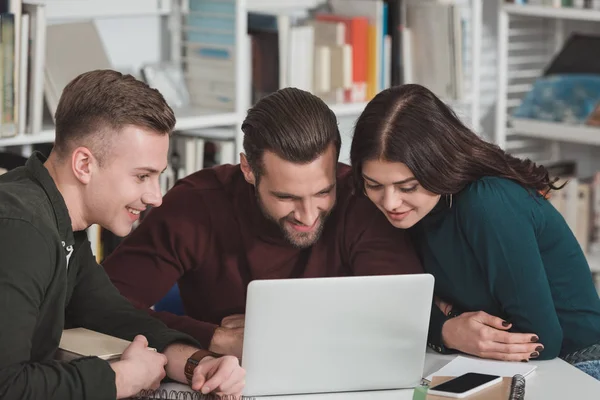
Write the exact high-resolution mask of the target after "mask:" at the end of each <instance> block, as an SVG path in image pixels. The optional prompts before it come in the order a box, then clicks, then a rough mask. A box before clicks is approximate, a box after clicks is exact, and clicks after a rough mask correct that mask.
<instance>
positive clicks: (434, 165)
mask: <svg viewBox="0 0 600 400" xmlns="http://www.w3.org/2000/svg"><path fill="white" fill-rule="evenodd" d="M350 160H351V162H352V170H353V175H354V180H355V185H356V188H355V189H356V190H357V192H362V190H363V188H364V180H363V176H362V165H363V163H364V162H365V161H369V160H382V161H389V162H401V163H403V164H405V165H406V166H407V167H408V168H409V169H410V170H411V171H412V173H413V174H414V175H415V178H416V179H417V180H418V181H419V183H420V184H421V185H422V186H423V187H424V188H425V189H427V190H429V191H430V192H432V193H435V194H455V193H458V192H460V191H461V190H462V189H463V188H464V187H465V186H466V185H467V184H469V183H471V182H473V181H475V180H477V179H479V178H482V177H484V176H498V177H503V178H508V179H511V180H513V181H515V182H518V183H519V184H521V185H522V186H524V187H526V188H530V189H535V190H536V191H539V192H541V193H544V194H547V193H548V192H549V191H550V190H556V189H560V187H557V186H555V185H554V183H555V182H556V180H555V179H551V178H550V177H549V176H548V170H547V169H546V168H545V167H544V166H542V165H537V164H535V163H534V162H533V161H531V160H528V159H520V158H517V157H513V156H511V155H509V154H507V153H506V152H505V151H504V150H502V149H501V148H500V147H498V146H497V145H495V144H492V143H488V142H486V141H484V140H483V139H481V138H480V137H479V136H477V135H476V134H475V133H474V132H473V131H471V130H470V129H469V128H467V127H466V126H465V125H464V124H463V123H462V122H461V121H460V119H459V118H458V117H457V116H456V114H455V113H454V112H453V111H452V109H450V108H449V107H448V106H447V105H446V104H444V102H442V101H441V100H440V99H439V98H438V97H437V96H436V95H435V94H433V93H432V92H431V91H430V90H428V89H426V88H425V87H423V86H420V85H416V84H408V85H402V86H396V87H393V88H390V89H386V90H384V91H382V92H381V93H379V94H378V95H377V96H375V97H374V98H373V100H371V101H370V102H369V104H367V106H366V107H365V110H364V111H363V113H362V114H361V116H360V117H359V118H358V121H357V122H356V128H355V130H354V137H353V140H352V146H351V149H350Z"/></svg>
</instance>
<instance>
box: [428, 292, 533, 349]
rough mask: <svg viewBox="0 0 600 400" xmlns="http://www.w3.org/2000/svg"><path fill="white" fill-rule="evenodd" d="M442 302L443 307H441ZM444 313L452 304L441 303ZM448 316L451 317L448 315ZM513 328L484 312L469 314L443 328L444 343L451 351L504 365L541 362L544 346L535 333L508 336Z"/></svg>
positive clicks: (451, 320)
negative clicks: (531, 361) (512, 362)
mask: <svg viewBox="0 0 600 400" xmlns="http://www.w3.org/2000/svg"><path fill="white" fill-rule="evenodd" d="M438 301H439V303H438ZM436 304H437V305H438V307H440V309H441V310H442V312H444V310H445V309H447V308H448V307H449V310H448V312H450V310H451V309H452V308H451V306H449V305H448V303H445V302H443V301H442V300H438V299H437V298H436ZM444 314H446V315H447V313H446V312H444ZM510 327H511V324H510V323H509V322H506V321H503V320H502V319H501V318H498V317H494V316H493V315H490V314H488V313H486V312H483V311H477V312H465V313H462V314H461V315H459V316H457V317H454V318H451V319H449V320H448V321H446V322H445V323H444V325H443V326H442V341H443V343H444V346H446V347H447V348H449V349H454V350H459V351H462V352H463V353H467V354H472V355H475V356H478V357H482V358H491V359H496V360H503V361H529V359H530V358H537V357H538V356H539V354H540V352H541V351H542V350H544V346H543V345H542V344H541V343H538V340H539V338H538V337H537V335H535V334H533V333H513V332H507V330H508V329H510Z"/></svg>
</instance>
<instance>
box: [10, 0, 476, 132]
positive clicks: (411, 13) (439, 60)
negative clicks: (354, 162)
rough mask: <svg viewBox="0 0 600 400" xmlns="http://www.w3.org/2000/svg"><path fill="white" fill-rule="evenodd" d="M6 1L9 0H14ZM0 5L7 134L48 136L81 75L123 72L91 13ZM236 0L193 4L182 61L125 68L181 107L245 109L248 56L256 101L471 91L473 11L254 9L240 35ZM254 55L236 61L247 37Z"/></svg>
mask: <svg viewBox="0 0 600 400" xmlns="http://www.w3.org/2000/svg"><path fill="white" fill-rule="evenodd" d="M4 3H6V0H5V2H4ZM6 4H9V5H10V8H8V7H7V8H6V10H4V9H3V10H2V18H1V19H0V20H1V21H2V29H1V31H2V35H1V38H2V46H1V48H2V51H1V52H0V58H1V59H2V62H1V63H0V65H1V67H2V69H1V71H2V73H0V77H1V79H2V81H1V83H2V84H0V88H1V90H2V98H3V107H2V110H0V111H1V112H2V114H1V115H2V118H1V121H2V127H1V129H0V137H4V136H14V135H16V134H17V133H39V132H41V131H42V126H43V125H46V124H48V123H50V124H51V123H52V116H53V115H54V113H55V111H56V107H57V105H58V100H59V98H60V95H61V93H62V90H63V89H64V87H65V86H66V85H67V84H68V82H69V81H70V80H72V79H73V78H75V77H76V76H77V75H79V74H81V73H83V72H86V71H90V70H94V69H107V68H114V66H113V65H111V62H110V57H109V56H108V52H107V49H106V48H105V46H104V43H103V41H102V38H101V35H100V33H99V31H98V29H97V27H96V25H95V23H94V22H93V21H91V20H90V21H77V22H68V23H53V24H48V25H47V24H46V19H45V6H44V3H39V4H37V5H36V4H33V5H32V4H21V1H18V0H11V1H9V2H8V3H6ZM239 7H241V5H240V3H239V2H238V1H236V0H189V1H188V10H187V11H186V12H187V13H186V15H184V16H183V21H182V22H183V24H182V42H181V46H182V49H181V50H182V63H181V64H174V63H168V62H167V63H161V62H159V63H151V64H146V65H143V66H142V68H141V69H140V70H139V71H128V72H132V73H134V75H136V76H137V77H139V78H141V79H144V80H145V81H146V82H147V83H148V84H149V85H150V86H152V87H155V88H157V89H158V90H159V91H161V93H162V94H163V95H164V97H165V99H166V100H167V102H168V103H169V104H170V105H171V106H172V107H173V108H174V109H186V108H188V107H191V108H193V109H204V110H207V111H210V112H229V111H235V110H236V104H238V103H237V102H236V96H238V95H241V93H238V92H237V90H236V88H237V87H238V85H237V79H240V76H243V74H242V75H240V74H238V73H237V71H238V70H239V67H240V63H243V64H244V66H243V68H248V69H251V79H252V93H251V97H252V98H251V101H252V102H255V101H256V100H258V99H259V98H261V97H263V96H264V95H266V94H268V93H271V92H273V91H276V90H277V89H279V88H282V87H287V86H295V87H298V88H301V89H305V90H307V91H310V92H312V93H315V94H316V95H318V96H320V97H322V98H323V99H324V100H325V101H327V102H328V103H331V104H339V103H355V102H356V103H362V102H365V101H368V100H370V99H371V98H372V97H373V96H374V95H375V94H376V93H377V92H379V91H381V90H382V89H384V88H386V87H389V86H390V85H396V84H400V83H403V82H404V81H405V80H406V81H410V82H414V83H421V84H424V85H427V87H429V88H430V89H431V90H432V91H434V92H435V93H436V94H438V95H439V96H440V97H442V98H444V99H447V100H452V99H457V100H461V99H463V98H464V94H465V91H464V88H463V72H464V66H465V61H466V56H465V44H464V41H465V37H466V35H465V31H466V29H467V28H466V25H467V20H468V18H466V15H464V13H463V11H464V7H463V5H460V4H455V3H454V2H437V1H431V2H423V1H416V0H331V1H329V2H326V3H324V5H322V6H319V7H317V8H315V9H300V10H296V11H289V10H288V11H282V10H283V9H279V11H277V10H269V11H260V12H258V11H257V12H249V13H248V15H247V22H248V24H247V28H248V30H247V32H243V35H239V32H238V29H239V27H240V26H242V25H243V24H238V23H237V22H238V18H239V11H240V9H239ZM240 37H245V38H246V40H247V42H246V44H248V50H249V51H248V54H246V55H244V59H238V58H239V57H240V52H239V51H238V50H239V48H238V46H239V45H240V43H239V38H240Z"/></svg>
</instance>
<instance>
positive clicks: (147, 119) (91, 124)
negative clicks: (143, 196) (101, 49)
mask: <svg viewBox="0 0 600 400" xmlns="http://www.w3.org/2000/svg"><path fill="white" fill-rule="evenodd" d="M55 119H56V138H55V143H54V151H56V153H57V155H58V156H59V158H61V157H63V156H66V155H67V154H68V153H69V152H70V151H72V150H73V149H75V148H76V147H79V146H85V147H88V148H89V149H90V150H91V151H92V152H93V153H94V156H95V157H96V158H97V159H98V160H99V162H100V163H102V161H103V160H104V158H105V157H106V155H107V153H108V152H109V151H110V145H111V142H112V141H111V138H110V135H113V134H118V132H119V131H120V130H121V129H123V128H124V127H125V126H127V125H134V126H137V127H141V128H146V129H149V130H152V131H154V132H156V133H157V134H165V135H168V134H170V133H171V132H172V131H173V128H174V127H175V115H174V114H173V110H172V109H171V107H169V105H168V104H167V102H166V101H165V99H164V98H163V96H162V95H161V94H160V92H159V91H158V90H156V89H152V88H150V87H149V86H148V85H147V84H145V83H144V82H141V81H139V80H137V79H135V78H134V77H133V76H131V75H123V74H121V73H120V72H117V71H112V70H96V71H90V72H85V73H83V74H81V75H79V76H78V77H76V78H75V79H73V80H72V81H71V82H70V83H69V84H68V85H67V86H66V87H65V89H64V90H63V93H62V96H61V97H60V101H59V103H58V107H57V109H56V115H55Z"/></svg>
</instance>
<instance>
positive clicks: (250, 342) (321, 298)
mask: <svg viewBox="0 0 600 400" xmlns="http://www.w3.org/2000/svg"><path fill="white" fill-rule="evenodd" d="M433 283H434V279H433V276H432V275H429V274H415V275H391V276H360V277H340V278H305V279H282V280H256V281H252V282H251V283H250V285H249V286H248V294H247V303H246V317H245V319H246V321H245V330H244V348H243V356H242V365H243V367H244V368H245V369H246V387H245V390H244V394H245V395H247V396H263V395H277V394H301V393H324V392H344V391H358V390H379V389H397V388H409V387H414V386H416V385H418V384H419V382H420V380H421V377H422V374H423V366H424V362H425V350H426V346H427V332H428V325H429V317H430V313H431V304H432V298H433Z"/></svg>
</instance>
